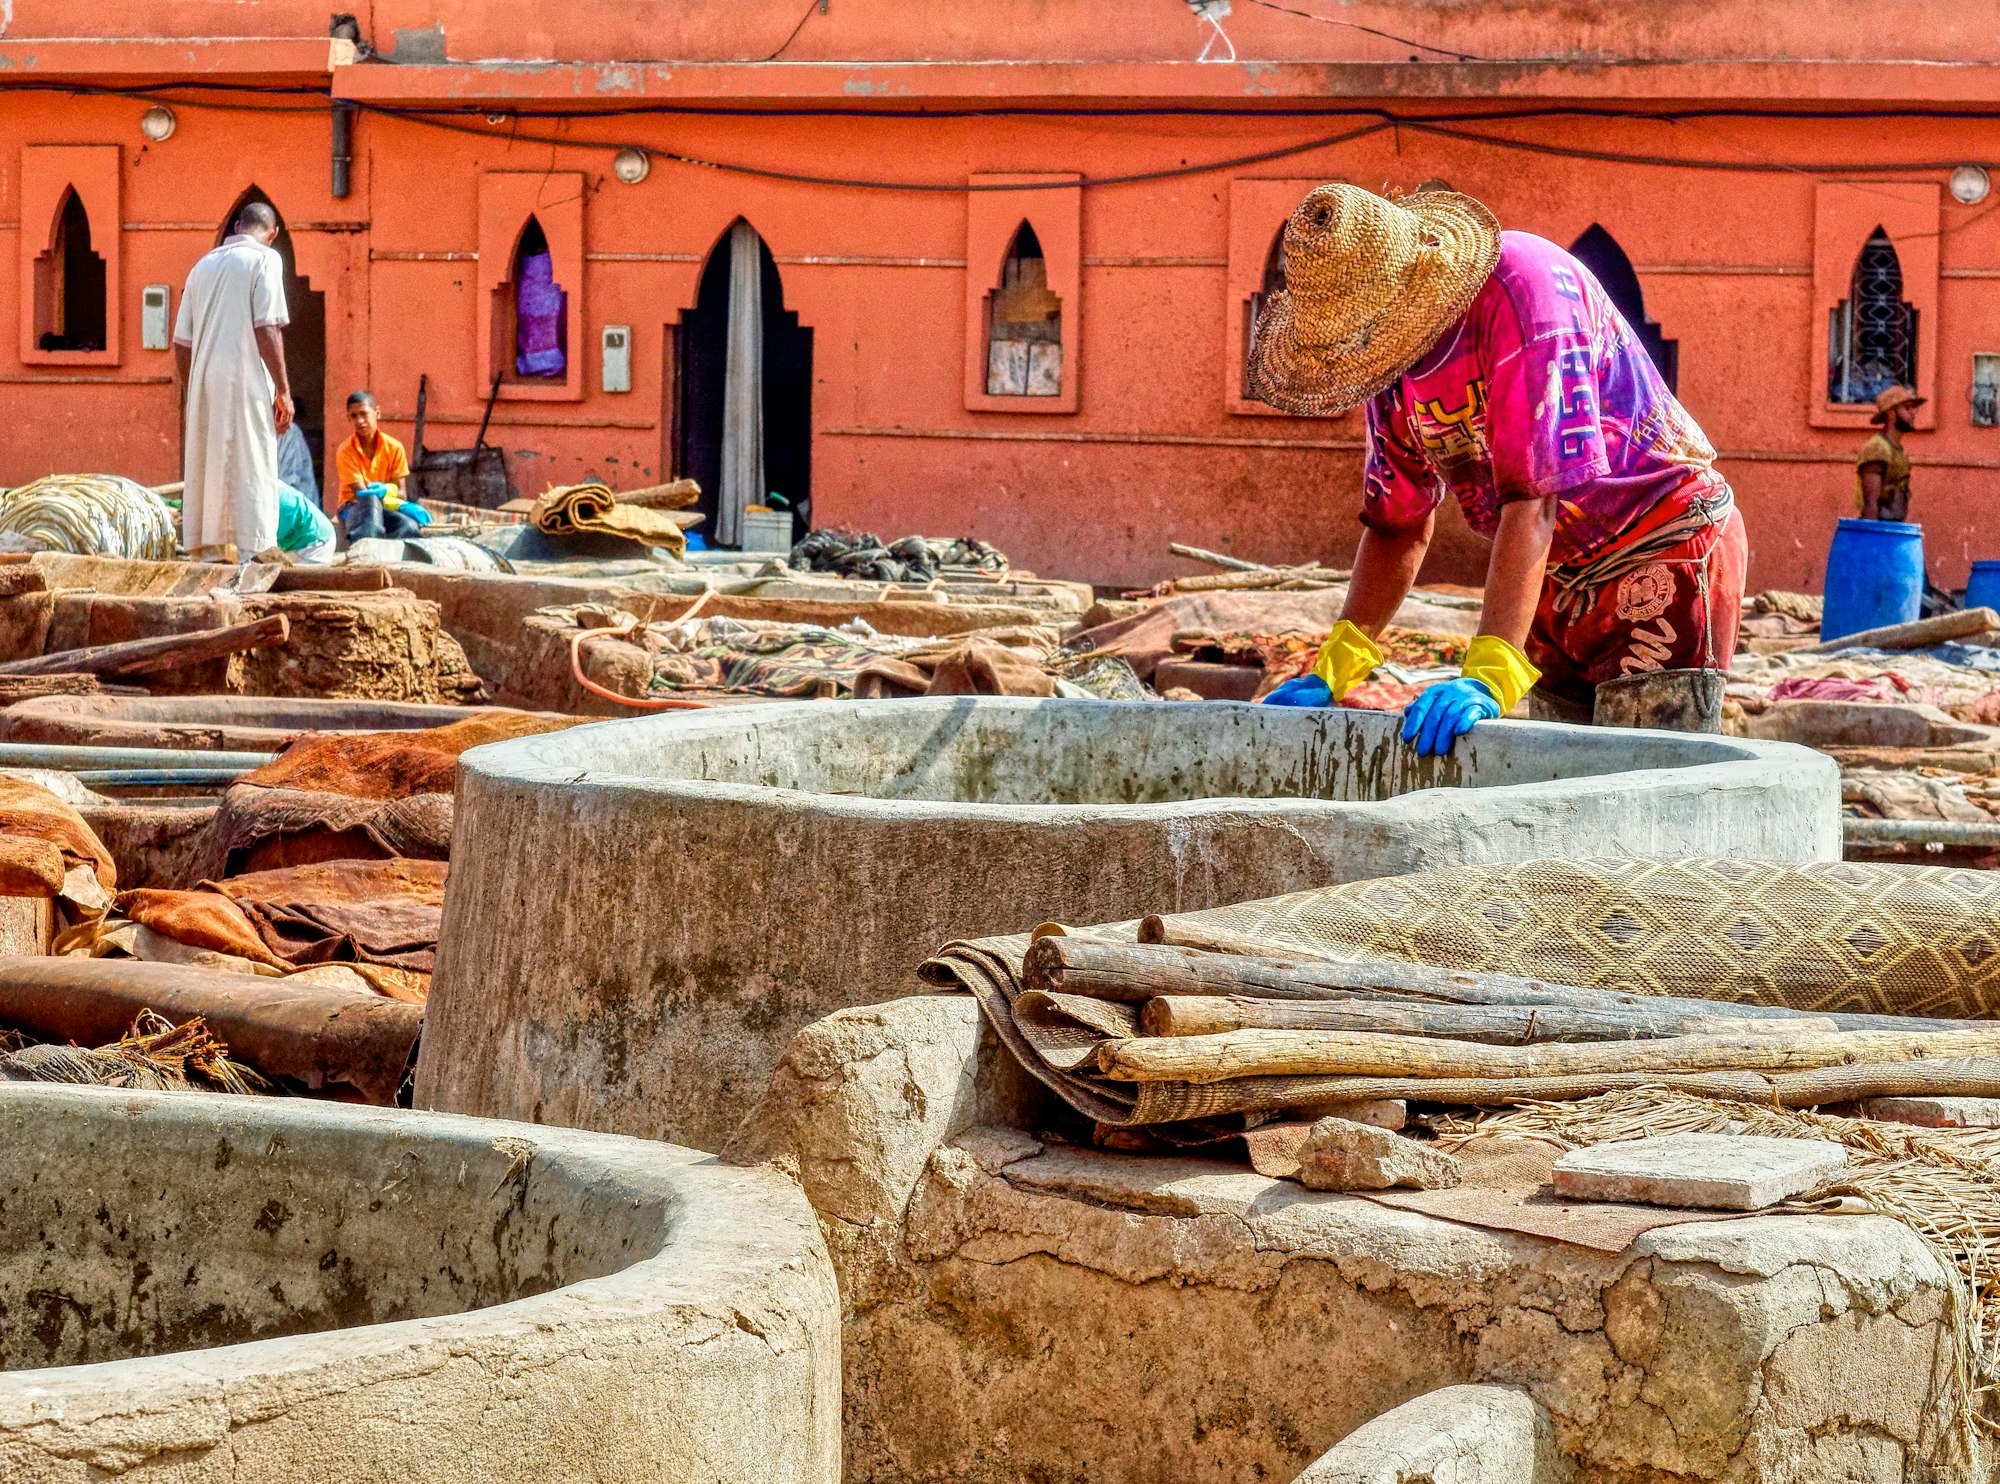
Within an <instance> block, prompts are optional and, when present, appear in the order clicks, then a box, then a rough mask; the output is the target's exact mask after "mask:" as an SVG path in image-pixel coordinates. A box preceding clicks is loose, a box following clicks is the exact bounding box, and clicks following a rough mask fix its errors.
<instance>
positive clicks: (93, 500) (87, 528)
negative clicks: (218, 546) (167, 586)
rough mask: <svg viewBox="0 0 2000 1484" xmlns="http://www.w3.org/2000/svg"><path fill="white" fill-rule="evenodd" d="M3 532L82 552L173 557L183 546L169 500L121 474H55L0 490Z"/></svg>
mask: <svg viewBox="0 0 2000 1484" xmlns="http://www.w3.org/2000/svg"><path fill="white" fill-rule="evenodd" d="M0 536H14V537H17V538H19V541H20V542H21V543H24V544H26V545H27V546H29V547H30V548H31V549H34V550H40V551H65V552H70V553H72V554H73V555H76V556H116V557H138V558H142V559H144V560H148V561H172V560H173V558H174V556H175V554H176V552H177V549H178V543H177V542H176V540H175V538H174V518H173V513H172V512H171V511H170V510H168V509H167V506H166V502H165V501H163V500H161V499H160V497H159V496H158V495H156V494H154V493H153V492H152V491H151V490H149V489H147V488H146V487H145V486H144V485H143V484H135V483H133V482H132V481H131V480H129V479H123V478H120V477H119V476H118V475H116V474H51V475H49V476H48V477H47V478H46V479H37V480H36V481H35V482H34V483H32V484H24V485H22V486H21V487H20V488H18V489H12V490H8V491H6V492H5V494H0Z"/></svg>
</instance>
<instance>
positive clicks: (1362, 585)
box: [1340, 515, 1437, 639]
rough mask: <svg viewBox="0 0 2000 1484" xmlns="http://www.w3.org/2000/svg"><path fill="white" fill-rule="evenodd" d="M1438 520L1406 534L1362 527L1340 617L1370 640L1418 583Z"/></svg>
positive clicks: (1428, 518) (1427, 520) (1429, 519)
mask: <svg viewBox="0 0 2000 1484" xmlns="http://www.w3.org/2000/svg"><path fill="white" fill-rule="evenodd" d="M1436 528H1437V516H1436V515H1430V516H1426V517H1425V519H1424V523H1423V524H1422V525H1420V526H1413V527H1411V528H1410V529H1409V530H1407V531H1379V530H1377V529H1375V527H1373V526H1364V527H1363V528H1362V531H1361V545H1360V546H1359V547H1357V548H1356V549H1355V552H1354V576H1353V577H1351V578H1350V579H1349V580H1348V584H1347V601H1346V602H1345V603H1344V604H1342V605H1341V609H1340V616H1341V617H1342V618H1344V619H1346V620H1347V621H1348V622H1349V623H1351V624H1353V625H1354V626H1355V627H1356V628H1357V629H1359V630H1361V632H1362V633H1364V634H1366V635H1367V636H1368V637H1369V638H1371V639H1373V638H1374V637H1375V636H1376V635H1377V634H1379V633H1381V632H1382V630H1383V629H1384V628H1386V627H1388V624H1389V620H1390V619H1392V618H1394V617H1395V616H1396V610H1397V609H1398V608H1400V607H1402V606H1403V599H1405V598H1407V597H1408V596H1409V595H1410V588H1411V587H1412V586H1414V585H1415V583H1416V580H1417V569H1418V568H1420V567H1421V566H1423V564H1424V553H1425V552H1427V551H1429V550H1430V545H1431V533H1432V532H1433V531H1434V530H1435V529H1436Z"/></svg>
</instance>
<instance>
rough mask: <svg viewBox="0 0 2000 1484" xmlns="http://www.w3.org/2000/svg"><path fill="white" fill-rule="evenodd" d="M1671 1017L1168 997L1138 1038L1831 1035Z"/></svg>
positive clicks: (1151, 1009) (1720, 1015)
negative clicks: (1278, 1033) (1244, 1034)
mask: <svg viewBox="0 0 2000 1484" xmlns="http://www.w3.org/2000/svg"><path fill="white" fill-rule="evenodd" d="M1728 1009H1729V1007H1728V1006H1726V1005H1717V1006H1716V1013H1715V1014H1713V1015H1701V1014H1689V1013H1686V1012H1683V1011H1677V1010H1653V1009H1649V1008H1641V1009H1629V1010H1628V1009H1624V1008H1618V1009H1606V1010H1578V1009H1573V1008H1571V1007H1570V1006H1567V1005H1434V1004H1426V1003H1424V1002H1422V1001H1404V1002H1401V1003H1397V1002H1385V1001H1381V1000H1337V1001H1310V1002H1301V1001H1298V1000H1266V999H1251V998H1247V997H1245V996H1242V995H1233V996H1228V997H1223V996H1216V995H1173V996H1161V997H1160V998H1158V999H1154V1000H1149V1001H1148V1002H1147V1003H1146V1008H1145V1009H1144V1010H1143V1011H1141V1012H1140V1016H1139V1030H1140V1033H1141V1034H1143V1035H1147V1036H1213V1035H1222V1034H1226V1033H1227V1032H1229V1031H1242V1030H1301V1031H1379V1032H1388V1033H1391V1034H1396V1035H1405V1036H1438V1037H1442V1038H1444V1039H1446V1040H1452V1041H1484V1042H1489V1043H1491V1044H1493V1045H1496V1046H1525V1045H1529V1044H1541V1043H1545V1042H1585V1041H1640V1040H1657V1039H1660V1038H1663V1037H1667V1036H1693V1035H1710V1036H1752V1035H1760V1034H1764V1033H1767V1032H1770V1031H1776V1032H1778V1033H1779V1034H1784V1033H1787V1032H1790V1031H1796V1030H1805V1029H1811V1030H1819V1031H1833V1030H1838V1029H1839V1027H1838V1026H1836V1025H1835V1024H1834V1023H1833V1022H1832V1021H1831V1020H1829V1019H1826V1018H1823V1017H1814V1018H1812V1019H1809V1020H1804V1021H1797V1020H1756V1019H1751V1018H1747V1017H1744V1016H1735V1015H1730V1014H1729V1013H1728Z"/></svg>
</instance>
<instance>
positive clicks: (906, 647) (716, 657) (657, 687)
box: [642, 618, 929, 699]
mask: <svg viewBox="0 0 2000 1484" xmlns="http://www.w3.org/2000/svg"><path fill="white" fill-rule="evenodd" d="M642 642H643V643H644V644H645V647H646V648H647V650H648V651H650V652H651V654H652V656H653V679H652V685H651V690H652V691H653V692H654V693H656V694H657V693H668V694H671V693H674V692H679V691H736V692H742V693H746V694H750V695H760V696H785V697H795V698H802V699H810V698H817V699H828V698H832V697H836V696H851V695H853V694H854V685H855V682H856V681H857V680H858V679H859V678H860V676H861V672H862V670H863V669H865V668H866V667H867V666H868V664H869V663H870V662H871V661H873V660H877V659H881V658H884V657H888V656H894V655H901V654H907V653H910V652H912V651H914V650H917V649H921V648H922V647H924V645H925V644H926V643H928V642H929V641H927V640H922V639H907V638H901V637H898V636H896V635H891V634H879V633H877V632H876V631H875V630H874V629H872V628H870V627H869V626H868V625H867V624H865V623H859V622H855V623H847V624H842V625H841V626H840V627H839V628H826V627H823V626H821V625H818V624H798V623H773V622H768V621H765V620H762V619H740V618H686V619H676V620H673V621H672V622H668V623H656V624H649V625H647V626H646V628H645V629H644V630H643V631H642Z"/></svg>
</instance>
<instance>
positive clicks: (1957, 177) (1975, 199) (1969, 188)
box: [1951, 165, 1993, 206]
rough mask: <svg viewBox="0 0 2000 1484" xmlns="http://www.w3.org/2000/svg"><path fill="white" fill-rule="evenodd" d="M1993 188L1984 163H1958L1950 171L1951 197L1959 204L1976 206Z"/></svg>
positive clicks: (1991, 179)
mask: <svg viewBox="0 0 2000 1484" xmlns="http://www.w3.org/2000/svg"><path fill="white" fill-rule="evenodd" d="M1992 189H1993V178H1992V177H1991V176H1990V175H1988V174H1987V173H1986V167H1985V166H1984V165H1960V166H1959V167H1958V168H1957V169H1955V170H1953V171H1952V172H1951V199H1952V200H1954V201H1956V202H1957V203H1958V204H1959V205H1960V206H1977V205H1978V204H1979V203H1980V202H1981V201H1984V200H1985V199H1986V193H1987V192H1988V191H1990V190H1992Z"/></svg>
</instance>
